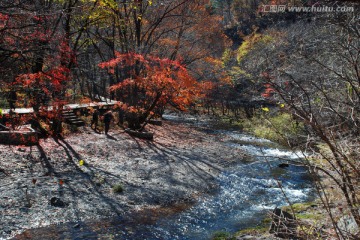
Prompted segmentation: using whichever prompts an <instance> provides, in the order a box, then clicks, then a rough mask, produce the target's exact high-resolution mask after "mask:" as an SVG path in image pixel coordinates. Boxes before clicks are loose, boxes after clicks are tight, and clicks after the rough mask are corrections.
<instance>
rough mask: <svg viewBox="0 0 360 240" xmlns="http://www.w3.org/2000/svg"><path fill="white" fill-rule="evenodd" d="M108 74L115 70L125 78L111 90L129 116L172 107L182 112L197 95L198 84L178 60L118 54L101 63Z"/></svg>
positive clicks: (134, 54)
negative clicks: (167, 106)
mask: <svg viewBox="0 0 360 240" xmlns="http://www.w3.org/2000/svg"><path fill="white" fill-rule="evenodd" d="M99 67H101V68H105V69H107V70H108V71H109V73H114V72H115V69H118V70H119V71H123V72H124V73H125V74H126V75H127V76H128V77H127V78H126V79H123V80H122V81H121V82H119V83H117V84H114V85H112V86H111V87H110V91H112V92H115V93H118V98H119V100H121V101H123V104H122V105H121V107H122V108H123V109H124V110H125V111H126V112H128V113H137V114H139V115H141V114H145V115H148V114H150V113H151V112H156V110H158V109H161V108H163V107H164V106H165V105H166V104H171V105H173V106H175V107H177V108H178V109H181V110H185V109H186V107H187V106H188V105H189V104H190V103H191V102H192V100H193V99H194V97H196V96H198V95H199V91H198V83H197V82H196V80H195V79H194V78H193V77H191V76H190V74H189V73H188V71H187V69H186V68H185V66H183V65H182V64H181V63H180V62H179V61H173V60H170V59H167V58H163V59H161V58H158V57H154V56H149V55H148V56H146V57H144V56H143V55H140V54H136V53H124V54H120V53H117V55H116V58H115V59H111V60H110V61H107V62H104V63H100V64H99Z"/></svg>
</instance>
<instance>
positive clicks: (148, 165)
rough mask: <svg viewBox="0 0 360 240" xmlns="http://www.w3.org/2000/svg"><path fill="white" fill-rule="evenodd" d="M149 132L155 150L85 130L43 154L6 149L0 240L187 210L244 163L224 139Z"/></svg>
mask: <svg viewBox="0 0 360 240" xmlns="http://www.w3.org/2000/svg"><path fill="white" fill-rule="evenodd" d="M150 128H151V131H153V132H155V135H154V139H155V140H154V141H153V142H148V141H144V140H139V139H135V138H132V137H130V136H129V135H127V134H126V133H124V132H123V131H122V130H112V131H110V137H107V136H105V135H104V134H98V133H95V132H94V131H92V130H91V129H90V128H88V127H85V128H81V129H80V130H79V132H78V133H74V134H71V135H69V136H67V137H66V138H65V139H58V140H56V139H52V138H48V139H44V140H41V141H40V145H39V146H34V147H25V146H4V145H1V146H0V170H1V171H0V180H1V183H0V190H1V191H0V192H1V193H0V206H1V209H0V212H1V222H2V224H1V225H0V238H4V239H6V238H10V237H12V236H15V235H16V234H19V233H21V232H23V231H24V230H26V229H30V228H38V227H43V226H48V225H51V224H56V223H62V222H77V221H85V220H90V219H101V218H107V217H111V216H122V215H128V214H129V213H133V212H141V211H143V210H144V209H152V210H155V209H158V208H162V209H164V208H169V207H170V208H171V206H177V207H178V206H182V208H183V207H185V208H186V206H187V205H189V206H190V205H191V204H192V203H194V202H195V201H196V199H197V197H198V196H200V195H202V194H204V193H211V192H212V191H215V190H216V189H217V186H216V183H215V181H214V177H215V176H217V175H218V174H219V173H220V172H221V171H222V170H223V169H224V168H226V167H228V166H230V165H232V164H234V163H236V162H240V161H242V160H243V153H242V151H241V150H239V149H234V148H231V147H227V146H225V145H224V144H221V141H222V140H223V139H222V137H221V135H220V136H219V135H212V134H210V133H208V132H205V131H204V132H202V131H201V130H199V129H195V128H191V127H189V126H186V125H184V124H181V123H171V122H167V121H165V122H164V124H163V126H162V127H160V126H151V127H150ZM224 153H226V154H224ZM184 204H185V205H184ZM169 211H170V212H171V211H172V210H169ZM36 239H41V236H36Z"/></svg>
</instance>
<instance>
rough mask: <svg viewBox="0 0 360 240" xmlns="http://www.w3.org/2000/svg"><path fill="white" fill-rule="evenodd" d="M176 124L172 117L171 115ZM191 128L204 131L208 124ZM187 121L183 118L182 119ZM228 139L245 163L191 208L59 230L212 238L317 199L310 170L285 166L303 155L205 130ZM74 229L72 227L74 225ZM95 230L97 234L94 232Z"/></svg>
mask: <svg viewBox="0 0 360 240" xmlns="http://www.w3.org/2000/svg"><path fill="white" fill-rule="evenodd" d="M167 118H168V119H171V120H172V121H177V120H179V119H176V118H175V117H173V116H167ZM185 120H186V121H188V122H189V124H197V125H198V126H199V127H204V124H209V123H208V122H207V123H196V121H194V119H185ZM182 121H183V122H184V119H182ZM204 129H205V130H206V131H211V132H212V133H213V134H223V135H226V136H227V137H228V138H227V139H229V140H228V141H225V142H224V144H227V145H230V146H232V147H234V148H240V149H242V150H244V151H245V152H246V153H247V155H248V156H249V157H248V159H247V160H246V161H244V162H243V163H240V164H238V165H236V166H233V167H231V168H229V169H227V170H225V171H224V172H222V173H221V174H220V175H219V176H218V177H217V182H218V185H219V190H218V191H217V192H216V193H215V194H212V195H207V196H203V197H202V198H200V199H199V201H198V202H197V203H196V204H194V205H193V206H192V207H190V208H188V209H186V210H184V211H182V212H180V213H177V214H173V215H171V216H167V217H165V218H162V219H158V220H156V221H155V222H151V223H141V224H139V223H136V222H131V221H129V220H124V219H112V220H109V221H108V222H107V223H106V224H105V223H102V224H105V226H104V225H101V224H100V226H99V227H98V228H96V227H94V224H93V225H92V226H91V223H90V224H88V225H86V224H85V225H84V227H82V228H81V230H80V229H74V230H73V231H69V229H71V227H69V228H64V229H67V230H64V231H61V230H60V231H59V232H58V233H57V234H58V236H59V237H60V238H61V239H66V238H70V239H98V238H100V239H103V238H105V239H107V238H108V237H113V238H114V239H169V240H170V239H197V240H202V239H211V236H212V234H213V233H214V232H215V231H228V232H236V231H238V230H239V229H244V228H246V227H250V226H251V227H254V226H256V225H258V224H259V223H260V222H261V221H262V220H263V219H264V218H265V217H266V214H267V212H269V210H270V211H271V210H272V209H274V208H275V207H276V206H282V205H288V203H287V202H286V198H285V197H284V193H285V194H286V196H287V198H288V199H289V200H290V202H292V203H295V202H305V201H308V200H310V199H311V198H312V188H311V180H310V177H309V175H308V173H307V171H306V169H305V168H303V167H299V166H294V165H291V164H290V165H289V166H288V167H286V168H280V167H279V166H278V165H279V164H280V163H284V162H287V161H289V160H299V159H301V157H302V156H303V155H302V154H301V153H300V152H295V153H294V152H291V151H288V150H286V149H284V148H281V147H280V146H278V145H276V144H274V143H272V142H270V141H268V140H265V139H259V138H255V137H252V136H248V135H245V134H242V133H240V132H238V131H236V130H224V129H221V127H220V129H219V128H218V129H216V128H214V127H211V128H204ZM69 226H70V225H69ZM94 229H95V230H94Z"/></svg>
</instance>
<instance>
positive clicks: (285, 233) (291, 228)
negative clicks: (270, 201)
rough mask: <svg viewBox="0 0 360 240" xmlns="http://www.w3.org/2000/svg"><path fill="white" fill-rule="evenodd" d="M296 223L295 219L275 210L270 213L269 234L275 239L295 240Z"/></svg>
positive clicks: (277, 209) (290, 215) (288, 214)
mask: <svg viewBox="0 0 360 240" xmlns="http://www.w3.org/2000/svg"><path fill="white" fill-rule="evenodd" d="M296 228H297V222H296V219H295V217H294V216H293V215H292V214H290V213H288V212H285V211H283V210H281V209H280V208H275V209H274V211H273V212H272V221H271V226H270V231H269V232H270V233H271V234H274V235H275V236H276V237H279V238H284V239H294V238H296Z"/></svg>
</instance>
